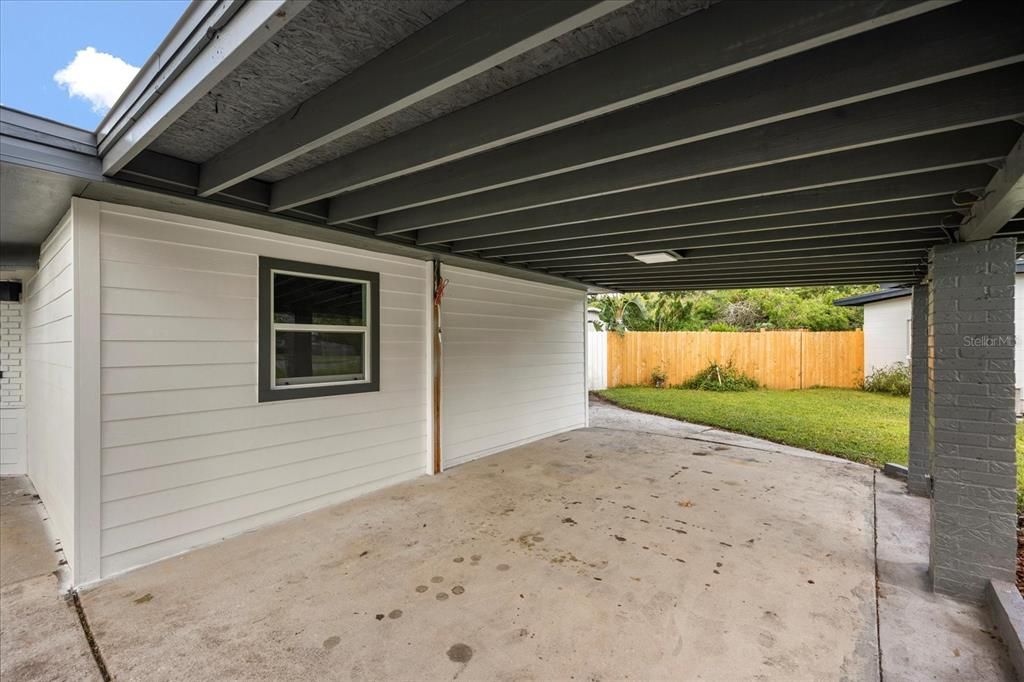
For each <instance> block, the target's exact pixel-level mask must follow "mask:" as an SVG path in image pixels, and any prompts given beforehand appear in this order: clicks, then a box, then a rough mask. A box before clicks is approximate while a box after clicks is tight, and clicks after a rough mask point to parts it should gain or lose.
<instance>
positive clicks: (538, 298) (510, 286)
mask: <svg viewBox="0 0 1024 682" xmlns="http://www.w3.org/2000/svg"><path fill="white" fill-rule="evenodd" d="M444 276H445V277H446V278H448V279H449V280H450V282H449V284H448V287H447V289H446V291H445V296H444V301H443V303H442V305H441V311H442V312H441V328H442V331H443V369H442V402H441V410H442V421H441V425H442V426H441V435H442V455H443V457H444V466H445V468H448V467H451V466H454V465H457V464H461V463H463V462H467V461H469V460H472V459H476V458H478V457H483V456H485V455H489V454H492V453H494V452H498V451H500V450H503V449H505V448H508V447H512V446H514V445H517V444H521V443H525V442H528V441H531V440H536V439H537V438H541V437H544V436H547V435H551V434H554V433H558V432H561V431H567V430H569V429H575V428H580V427H582V426H585V424H586V409H587V408H586V402H587V401H586V393H585V380H586V367H585V359H584V338H583V337H584V329H583V306H584V304H585V294H584V293H583V292H581V291H575V290H572V289H568V288H562V287H554V286H548V285H543V284H534V283H531V282H525V281H522V280H517V279H512V278H508V277H501V276H498V275H490V274H485V273H480V272H476V271H472V270H463V269H460V268H451V267H445V268H444Z"/></svg>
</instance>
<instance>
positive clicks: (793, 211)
mask: <svg viewBox="0 0 1024 682" xmlns="http://www.w3.org/2000/svg"><path fill="white" fill-rule="evenodd" d="M992 172H993V171H992V168H991V167H990V166H988V165H977V166H965V167H960V168H950V169H944V170H939V171H932V172H929V173H918V174H915V175H905V176H900V177H894V178H883V179H881V180H868V181H865V182H858V183H851V184H846V185H834V186H830V187H823V188H818V189H810V190H802V191H798V192H790V193H787V194H774V195H769V196H765V197H756V198H753V199H745V200H739V201H724V202H719V203H714V204H704V205H699V206H692V207H688V208H683V209H675V210H670V211H659V212H657V213H641V214H638V215H632V216H626V217H622V218H609V219H607V220H595V221H588V222H584V223H576V224H572V225H564V226H559V227H549V228H542V229H536V230H524V231H521V232H513V233H509V234H502V235H495V236H491V237H478V238H475V239H465V240H460V241H457V242H455V243H453V244H452V246H451V248H452V251H454V252H456V253H467V252H480V253H488V254H489V253H491V252H492V250H496V249H502V248H508V247H517V246H523V247H526V246H533V245H538V246H539V245H545V246H552V247H553V244H551V242H555V243H557V244H559V245H561V246H567V247H571V246H572V245H573V244H574V243H575V242H577V241H583V240H590V239H594V238H598V237H603V236H605V235H613V236H618V235H622V234H624V233H633V232H637V231H641V230H657V229H660V228H665V227H672V226H679V225H699V224H702V223H714V222H721V221H727V220H754V219H760V218H767V217H772V216H783V215H788V216H793V218H794V219H797V218H800V219H803V214H807V213H815V212H819V211H824V210H829V209H840V208H850V209H851V213H852V214H853V215H857V214H858V213H859V211H862V210H863V211H869V212H870V211H876V210H882V209H883V206H884V205H886V204H888V203H890V202H900V201H903V200H908V199H919V198H924V197H936V196H943V195H950V194H953V193H954V192H957V191H959V190H964V189H977V188H981V187H984V186H985V185H986V184H987V183H988V180H989V178H991V177H992ZM876 204H877V205H876ZM947 206H952V204H947ZM432 229H434V228H432ZM436 229H442V228H436ZM495 253H497V251H495Z"/></svg>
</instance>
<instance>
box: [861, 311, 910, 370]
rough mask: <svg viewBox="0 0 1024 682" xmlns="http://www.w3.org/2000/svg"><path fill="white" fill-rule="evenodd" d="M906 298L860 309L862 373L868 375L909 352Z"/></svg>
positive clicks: (905, 358)
mask: <svg viewBox="0 0 1024 682" xmlns="http://www.w3.org/2000/svg"><path fill="white" fill-rule="evenodd" d="M908 320H910V296H904V297H902V298H893V299H889V300H888V301H878V302H877V303H869V304H867V305H865V306H864V371H865V372H866V373H867V374H868V375H870V374H871V373H872V372H876V371H878V370H880V369H883V368H885V367H888V366H890V365H892V364H893V363H896V362H907V356H908V354H909V352H910V342H909V334H910V329H909V328H910V325H909V323H908Z"/></svg>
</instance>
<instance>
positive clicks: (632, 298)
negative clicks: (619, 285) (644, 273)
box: [594, 294, 647, 333]
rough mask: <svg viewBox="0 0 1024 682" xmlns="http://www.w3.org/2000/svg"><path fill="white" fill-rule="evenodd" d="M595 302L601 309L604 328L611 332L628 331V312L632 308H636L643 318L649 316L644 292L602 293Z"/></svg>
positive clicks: (599, 315) (600, 314) (600, 316)
mask: <svg viewBox="0 0 1024 682" xmlns="http://www.w3.org/2000/svg"><path fill="white" fill-rule="evenodd" d="M594 303H595V304H596V305H597V308H598V310H599V311H600V312H599V313H598V318H599V319H600V320H601V322H602V323H603V325H604V328H605V329H606V330H608V331H611V332H619V333H622V332H624V331H626V329H627V326H626V313H627V312H628V311H629V310H630V309H632V310H634V311H635V312H636V313H637V314H638V315H639V316H640V318H641V319H643V318H646V317H647V311H646V309H645V308H644V304H643V296H642V294H609V295H601V296H598V297H597V298H596V299H595V300H594Z"/></svg>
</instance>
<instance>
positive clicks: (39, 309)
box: [22, 214, 76, 557]
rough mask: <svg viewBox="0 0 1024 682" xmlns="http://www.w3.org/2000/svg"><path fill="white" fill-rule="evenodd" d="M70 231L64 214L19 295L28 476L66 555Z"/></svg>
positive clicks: (70, 541)
mask: <svg viewBox="0 0 1024 682" xmlns="http://www.w3.org/2000/svg"><path fill="white" fill-rule="evenodd" d="M73 232H74V227H73V225H72V221H71V219H70V214H69V216H68V217H65V219H64V220H63V221H62V222H61V224H60V225H58V226H57V228H56V229H55V230H54V231H53V233H52V234H51V235H50V236H49V237H48V238H47V240H46V241H45V242H44V243H43V245H42V247H41V248H40V253H39V269H38V271H37V272H36V274H35V275H34V276H33V277H32V278H31V279H30V280H29V281H28V282H26V283H25V287H24V290H23V291H22V314H23V315H24V318H25V378H26V380H27V381H26V386H25V412H26V415H25V416H26V419H25V422H26V423H25V432H26V434H31V435H30V436H29V438H28V439H27V444H26V449H27V453H26V455H27V460H28V462H27V464H28V474H29V477H30V478H31V479H32V483H33V484H34V485H35V488H36V491H37V492H38V493H39V496H40V497H41V498H42V500H43V503H44V504H45V505H46V511H47V515H48V516H49V518H50V520H51V522H52V523H53V529H54V532H55V534H56V535H57V538H58V539H59V540H60V542H61V545H62V546H63V548H64V551H65V553H66V554H67V556H68V557H74V556H75V537H74V529H75V518H74V513H75V511H74V510H75V493H76V490H75V460H74V457H75V376H74V372H75V369H74V366H75V346H74V296H75V291H74V275H75V265H74V244H73V240H72V239H73Z"/></svg>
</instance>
